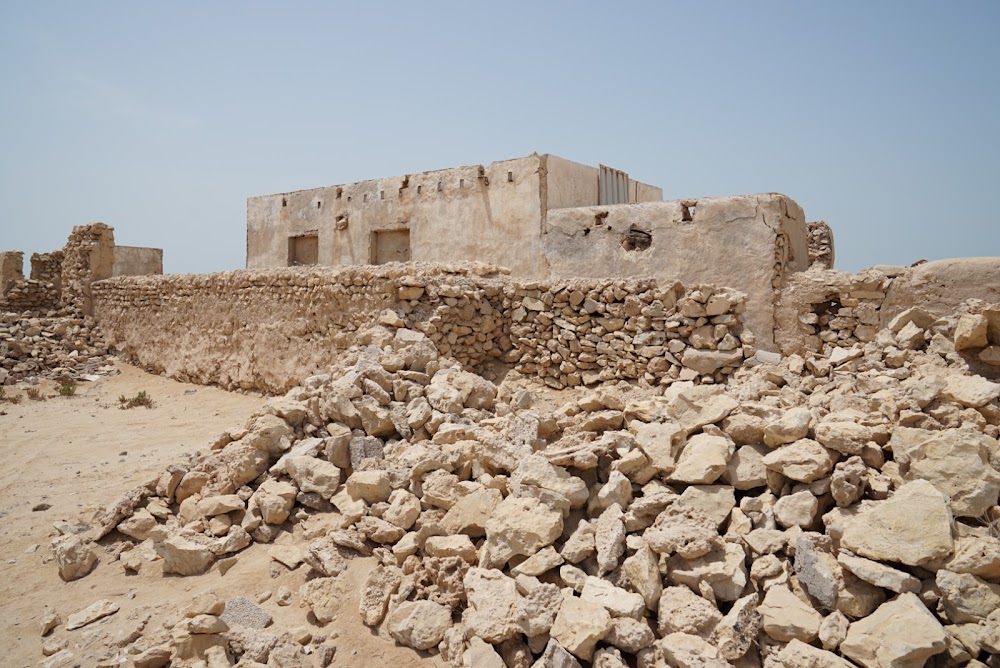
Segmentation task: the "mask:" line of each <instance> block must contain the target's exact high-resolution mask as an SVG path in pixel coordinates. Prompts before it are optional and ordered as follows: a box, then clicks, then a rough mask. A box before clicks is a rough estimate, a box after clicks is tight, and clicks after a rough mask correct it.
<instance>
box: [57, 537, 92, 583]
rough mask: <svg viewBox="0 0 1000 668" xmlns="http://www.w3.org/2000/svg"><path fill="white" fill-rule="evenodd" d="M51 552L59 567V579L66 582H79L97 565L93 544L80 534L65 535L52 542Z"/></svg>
mask: <svg viewBox="0 0 1000 668" xmlns="http://www.w3.org/2000/svg"><path fill="white" fill-rule="evenodd" d="M52 551H53V552H54V553H55V556H56V563H57V564H58V565H59V577H61V578H62V579H63V580H65V581H66V582H70V581H72V580H79V579H80V578H82V577H83V576H85V575H87V574H88V573H90V571H91V569H93V568H94V564H96V563H97V553H96V552H94V548H93V544H92V543H91V542H90V541H89V540H87V539H86V538H84V537H83V536H81V535H80V534H67V535H65V536H60V537H59V538H57V539H56V540H54V541H52Z"/></svg>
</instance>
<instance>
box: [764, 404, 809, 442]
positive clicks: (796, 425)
mask: <svg viewBox="0 0 1000 668" xmlns="http://www.w3.org/2000/svg"><path fill="white" fill-rule="evenodd" d="M810 424H812V413H811V412H810V411H809V409H808V408H805V407H804V406H799V407H797V408H792V409H789V410H787V411H785V412H784V413H782V414H781V417H779V418H778V419H777V420H773V421H771V422H769V423H768V424H767V426H766V427H765V428H764V444H765V445H768V446H770V447H772V448H774V447H777V446H779V445H785V444H787V443H794V442H795V441H797V440H799V439H801V438H805V437H806V436H807V435H808V434H809V426H810Z"/></svg>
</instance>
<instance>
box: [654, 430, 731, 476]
mask: <svg viewBox="0 0 1000 668" xmlns="http://www.w3.org/2000/svg"><path fill="white" fill-rule="evenodd" d="M735 453H736V445H735V444H734V443H733V441H732V440H731V439H730V438H729V437H728V436H725V435H723V436H716V435H711V434H696V435H694V436H692V437H691V438H690V439H688V442H687V443H686V444H685V445H684V448H683V450H681V454H680V457H678V459H677V466H676V468H674V471H673V473H671V474H670V480H671V481H673V482H683V483H688V484H694V485H709V484H711V483H713V482H715V481H716V480H717V479H718V478H719V476H721V475H722V474H723V473H724V472H725V470H726V465H727V464H728V463H729V459H730V458H731V457H732V456H733V455H734V454H735Z"/></svg>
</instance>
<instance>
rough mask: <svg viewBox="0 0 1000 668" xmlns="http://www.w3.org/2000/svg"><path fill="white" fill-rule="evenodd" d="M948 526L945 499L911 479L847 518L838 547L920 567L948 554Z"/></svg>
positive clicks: (950, 541) (947, 511) (950, 539)
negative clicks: (866, 508)
mask: <svg viewBox="0 0 1000 668" xmlns="http://www.w3.org/2000/svg"><path fill="white" fill-rule="evenodd" d="M951 523H952V517H951V511H950V510H949V507H948V499H947V498H946V497H945V496H944V495H943V494H942V493H941V492H939V491H938V490H937V489H935V488H934V486H933V485H932V484H931V483H929V482H927V481H926V480H914V481H913V482H908V483H906V484H905V485H903V486H902V487H900V488H899V489H898V490H896V493H895V494H894V495H893V496H892V497H890V498H889V499H887V500H885V501H879V502H877V503H876V504H875V505H874V506H873V507H872V508H871V510H869V511H868V512H864V513H862V514H859V515H857V516H855V517H854V518H853V519H851V521H850V523H849V524H848V525H847V528H846V529H845V530H844V534H843V536H842V537H841V541H840V544H841V546H842V547H845V548H847V549H848V550H850V551H851V552H854V553H855V554H858V555H861V556H863V557H868V558H869V559H875V560H877V561H897V562H900V563H903V564H907V565H910V566H920V565H922V564H925V563H928V562H930V561H933V560H935V559H943V558H944V557H946V556H948V555H949V554H950V553H951V551H952V547H953V545H954V542H953V540H952V537H951Z"/></svg>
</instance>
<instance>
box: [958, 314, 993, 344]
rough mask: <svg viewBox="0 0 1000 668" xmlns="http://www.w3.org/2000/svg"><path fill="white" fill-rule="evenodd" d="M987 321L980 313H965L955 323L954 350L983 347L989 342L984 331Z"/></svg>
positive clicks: (986, 328) (987, 325)
mask: <svg viewBox="0 0 1000 668" xmlns="http://www.w3.org/2000/svg"><path fill="white" fill-rule="evenodd" d="M988 327H989V321H987V320H986V316H984V315H982V314H971V313H970V314H966V315H963V316H962V317H961V318H959V319H958V323H957V324H956V325H955V350H965V349H966V348H983V347H985V346H986V345H988V344H989V340H988V339H987V338H986V333H987V330H988Z"/></svg>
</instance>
